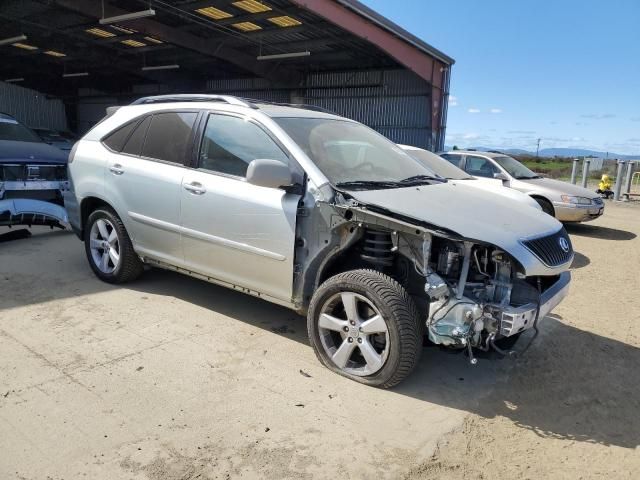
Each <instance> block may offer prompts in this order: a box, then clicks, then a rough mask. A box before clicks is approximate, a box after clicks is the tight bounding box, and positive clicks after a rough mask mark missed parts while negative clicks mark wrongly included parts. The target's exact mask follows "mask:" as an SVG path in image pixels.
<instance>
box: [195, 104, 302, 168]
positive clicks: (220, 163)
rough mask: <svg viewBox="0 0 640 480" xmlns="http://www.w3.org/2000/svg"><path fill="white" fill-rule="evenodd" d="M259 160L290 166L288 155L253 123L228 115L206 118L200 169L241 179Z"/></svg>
mask: <svg viewBox="0 0 640 480" xmlns="http://www.w3.org/2000/svg"><path fill="white" fill-rule="evenodd" d="M259 158H265V159H269V160H279V161H280V162H282V163H284V164H285V165H288V164H289V159H288V158H287V155H286V154H285V153H284V152H283V151H282V150H281V149H280V147H279V146H278V145H277V144H276V143H275V142H274V141H273V140H272V139H271V137H269V135H267V133H266V132H265V131H264V130H262V129H261V128H260V127H259V126H258V125H256V124H255V123H253V122H250V121H248V120H245V119H244V118H240V117H234V116H230V115H219V114H211V115H209V118H208V119H207V126H206V128H205V131H204V135H203V138H202V145H201V146H200V155H199V159H198V167H199V168H202V169H205V170H210V171H213V172H217V173H223V174H226V175H233V176H235V177H243V178H244V177H245V176H246V174H247V168H248V167H249V164H250V163H251V162H252V161H253V160H256V159H259Z"/></svg>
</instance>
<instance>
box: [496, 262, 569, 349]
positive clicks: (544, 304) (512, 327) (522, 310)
mask: <svg viewBox="0 0 640 480" xmlns="http://www.w3.org/2000/svg"><path fill="white" fill-rule="evenodd" d="M570 283H571V273H570V272H563V273H561V274H560V277H559V278H558V280H557V281H556V283H554V284H553V285H551V286H550V287H549V288H547V289H546V290H545V291H544V292H542V295H541V296H540V313H539V314H538V319H542V318H544V317H545V315H547V314H548V313H549V312H551V310H553V309H554V308H556V307H557V306H558V304H559V303H560V302H561V301H562V300H563V299H564V297H566V296H567V294H568V293H569V284H570ZM537 309H538V305H537V304H535V303H528V304H526V305H522V306H520V307H513V306H508V307H504V308H502V309H501V312H500V313H499V314H498V315H496V314H495V313H494V316H497V318H499V319H500V335H502V336H503V337H510V336H511V335H515V334H518V333H520V332H523V331H524V330H528V329H529V328H532V327H533V325H534V323H535V319H536V311H537Z"/></svg>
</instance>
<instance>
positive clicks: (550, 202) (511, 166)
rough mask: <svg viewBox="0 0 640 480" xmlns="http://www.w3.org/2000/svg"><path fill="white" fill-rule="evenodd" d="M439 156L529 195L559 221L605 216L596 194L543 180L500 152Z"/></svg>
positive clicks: (586, 219)
mask: <svg viewBox="0 0 640 480" xmlns="http://www.w3.org/2000/svg"><path fill="white" fill-rule="evenodd" d="M440 156H441V157H443V158H444V159H446V160H448V161H449V162H451V163H452V164H454V165H455V166H457V167H460V168H462V169H463V170H464V171H466V172H467V173H468V174H470V175H473V176H474V177H484V178H490V179H494V180H495V182H496V187H498V186H500V185H501V184H502V185H504V186H506V187H509V188H513V189H514V190H518V191H520V192H522V193H525V194H527V195H529V196H530V197H531V198H533V199H534V200H536V201H537V202H538V203H539V204H540V206H541V207H542V210H544V211H545V212H546V213H548V214H549V215H551V216H553V217H556V218H557V219H558V220H560V221H561V222H588V221H589V220H594V219H596V218H598V217H599V216H600V215H602V214H603V213H604V203H603V201H602V198H600V196H599V195H598V194H596V193H595V192H592V191H590V190H587V189H586V188H582V187H578V186H576V185H573V184H571V183H567V182H561V181H559V180H552V179H550V178H543V177H541V176H540V175H538V174H536V173H534V172H532V171H531V170H529V169H528V168H527V167H525V166H524V165H523V164H522V163H520V162H519V161H517V160H516V159H515V158H512V157H509V156H508V155H505V154H503V153H494V152H476V151H473V150H454V151H451V152H446V153H442V154H440Z"/></svg>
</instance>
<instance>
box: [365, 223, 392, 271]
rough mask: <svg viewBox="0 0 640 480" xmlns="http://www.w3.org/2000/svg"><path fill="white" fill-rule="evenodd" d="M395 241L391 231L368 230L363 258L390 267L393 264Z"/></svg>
mask: <svg viewBox="0 0 640 480" xmlns="http://www.w3.org/2000/svg"><path fill="white" fill-rule="evenodd" d="M392 248H393V241H392V240H391V233H389V232H382V231H379V230H367V232H366V233H365V237H364V247H363V248H362V251H363V253H362V255H361V258H362V259H363V260H365V261H367V262H369V263H373V264H374V265H379V266H384V267H388V266H390V265H392V264H393V251H392Z"/></svg>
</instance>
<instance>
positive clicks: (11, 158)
mask: <svg viewBox="0 0 640 480" xmlns="http://www.w3.org/2000/svg"><path fill="white" fill-rule="evenodd" d="M68 158H69V152H63V151H62V150H60V149H59V148H55V147H52V146H51V145H47V144H46V143H40V142H16V141H13V140H0V163H53V164H59V165H65V164H66V163H67V159H68Z"/></svg>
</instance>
